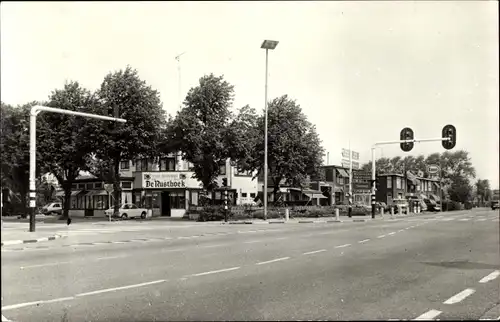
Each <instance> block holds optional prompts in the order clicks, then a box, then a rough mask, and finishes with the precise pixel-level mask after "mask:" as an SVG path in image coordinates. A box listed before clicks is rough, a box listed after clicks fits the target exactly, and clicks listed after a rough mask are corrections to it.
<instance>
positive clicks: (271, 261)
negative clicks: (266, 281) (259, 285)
mask: <svg viewBox="0 0 500 322" xmlns="http://www.w3.org/2000/svg"><path fill="white" fill-rule="evenodd" d="M287 259H290V257H281V258H276V259H272V260H270V261H265V262H258V263H257V264H255V265H264V264H269V263H274V262H279V261H284V260H287Z"/></svg>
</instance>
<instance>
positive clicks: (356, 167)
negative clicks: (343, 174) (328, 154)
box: [342, 160, 359, 170]
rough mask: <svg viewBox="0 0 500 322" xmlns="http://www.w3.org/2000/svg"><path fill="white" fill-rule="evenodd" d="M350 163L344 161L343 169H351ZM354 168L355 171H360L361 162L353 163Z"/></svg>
mask: <svg viewBox="0 0 500 322" xmlns="http://www.w3.org/2000/svg"><path fill="white" fill-rule="evenodd" d="M350 166H351V165H350V162H349V161H347V160H342V167H344V168H348V169H349V167H350ZM352 168H353V169H355V170H358V169H359V162H356V161H352Z"/></svg>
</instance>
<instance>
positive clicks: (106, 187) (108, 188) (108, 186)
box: [104, 184, 113, 193]
mask: <svg viewBox="0 0 500 322" xmlns="http://www.w3.org/2000/svg"><path fill="white" fill-rule="evenodd" d="M104 190H106V192H107V193H112V192H113V184H105V185H104Z"/></svg>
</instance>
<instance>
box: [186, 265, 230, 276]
mask: <svg viewBox="0 0 500 322" xmlns="http://www.w3.org/2000/svg"><path fill="white" fill-rule="evenodd" d="M237 269H240V267H231V268H224V269H219V270H216V271H209V272H203V273H198V274H193V275H191V276H204V275H209V274H217V273H222V272H229V271H235V270H237Z"/></svg>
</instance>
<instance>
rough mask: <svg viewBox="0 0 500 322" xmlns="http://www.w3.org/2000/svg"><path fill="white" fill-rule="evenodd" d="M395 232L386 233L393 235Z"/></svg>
mask: <svg viewBox="0 0 500 322" xmlns="http://www.w3.org/2000/svg"><path fill="white" fill-rule="evenodd" d="M395 234H396V233H395V232H394V231H393V232H391V233H388V235H389V236H392V235H395Z"/></svg>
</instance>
